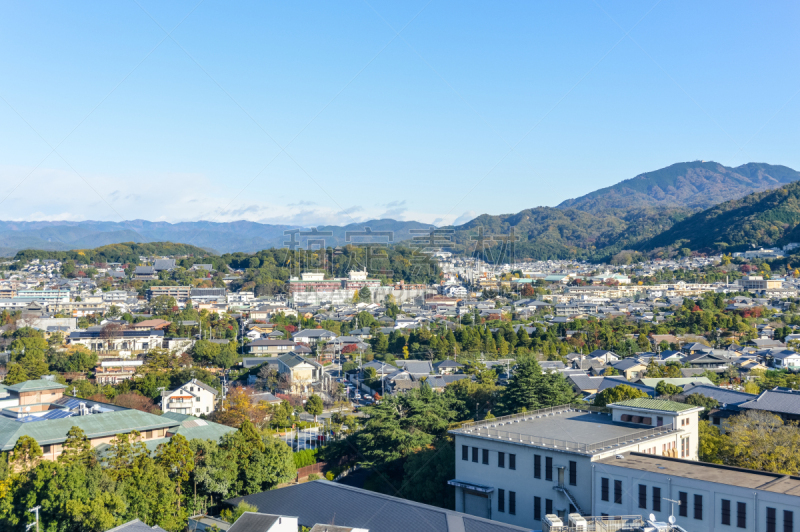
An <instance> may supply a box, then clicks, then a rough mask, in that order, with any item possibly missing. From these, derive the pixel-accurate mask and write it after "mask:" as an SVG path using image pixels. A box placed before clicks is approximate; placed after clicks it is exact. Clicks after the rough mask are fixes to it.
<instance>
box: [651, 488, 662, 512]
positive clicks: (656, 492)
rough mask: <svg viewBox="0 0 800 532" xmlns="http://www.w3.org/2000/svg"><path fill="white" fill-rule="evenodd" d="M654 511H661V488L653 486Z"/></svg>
mask: <svg viewBox="0 0 800 532" xmlns="http://www.w3.org/2000/svg"><path fill="white" fill-rule="evenodd" d="M653 511H654V512H660V511H661V488H656V487H655V486H653Z"/></svg>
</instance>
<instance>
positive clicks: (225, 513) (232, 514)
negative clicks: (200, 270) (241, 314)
mask: <svg viewBox="0 0 800 532" xmlns="http://www.w3.org/2000/svg"><path fill="white" fill-rule="evenodd" d="M250 260H251V261H253V260H256V261H257V260H258V259H256V258H255V257H254V258H253V259H250ZM257 511H258V507H257V506H253V505H252V504H250V503H247V502H245V501H239V504H237V505H236V508H234V509H232V510H231V509H230V508H225V509H223V510H222V512H220V514H219V515H220V517H222V519H224V520H225V521H227V522H229V523H235V522H236V521H237V520H238V519H239V518H240V517H241V516H242V515H244V514H245V512H257Z"/></svg>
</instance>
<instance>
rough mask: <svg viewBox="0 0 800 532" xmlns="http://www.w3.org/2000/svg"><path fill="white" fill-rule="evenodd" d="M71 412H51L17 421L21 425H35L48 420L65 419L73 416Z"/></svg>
mask: <svg viewBox="0 0 800 532" xmlns="http://www.w3.org/2000/svg"><path fill="white" fill-rule="evenodd" d="M73 415H74V414H73V413H72V412H70V411H69V410H50V411H49V412H47V413H45V414H44V415H43V416H26V417H22V418H19V419H17V421H18V422H20V423H33V422H34V421H47V420H48V419H64V418H68V417H71V416H73Z"/></svg>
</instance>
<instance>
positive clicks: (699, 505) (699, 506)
mask: <svg viewBox="0 0 800 532" xmlns="http://www.w3.org/2000/svg"><path fill="white" fill-rule="evenodd" d="M694 518H695V519H697V520H698V521H702V520H703V496H702V495H697V494H695V495H694Z"/></svg>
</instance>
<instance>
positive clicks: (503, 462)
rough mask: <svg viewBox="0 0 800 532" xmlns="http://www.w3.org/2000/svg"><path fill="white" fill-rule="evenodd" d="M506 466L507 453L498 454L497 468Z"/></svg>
mask: <svg viewBox="0 0 800 532" xmlns="http://www.w3.org/2000/svg"><path fill="white" fill-rule="evenodd" d="M505 466H506V453H497V467H505Z"/></svg>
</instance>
